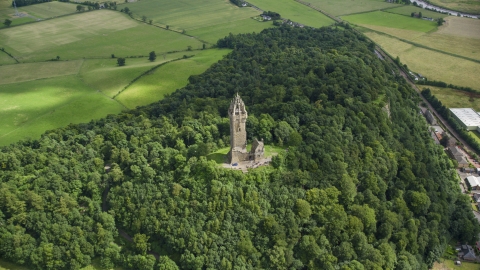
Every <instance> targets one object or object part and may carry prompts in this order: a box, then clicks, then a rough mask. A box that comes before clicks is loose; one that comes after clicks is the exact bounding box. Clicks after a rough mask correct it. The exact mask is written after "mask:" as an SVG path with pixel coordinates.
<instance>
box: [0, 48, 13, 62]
mask: <svg viewBox="0 0 480 270" xmlns="http://www.w3.org/2000/svg"><path fill="white" fill-rule="evenodd" d="M15 63H16V62H15V60H13V59H12V58H11V57H10V56H8V55H7V54H6V53H4V52H1V51H0V65H10V64H15Z"/></svg>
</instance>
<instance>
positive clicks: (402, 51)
mask: <svg viewBox="0 0 480 270" xmlns="http://www.w3.org/2000/svg"><path fill="white" fill-rule="evenodd" d="M366 35H367V36H368V37H369V38H371V39H372V40H373V41H374V42H375V43H377V44H379V45H380V46H381V47H382V48H383V49H384V50H385V51H387V52H388V53H389V54H390V55H392V56H393V57H397V56H398V57H400V61H401V62H402V63H404V64H406V65H407V66H408V68H409V69H411V70H413V71H415V72H418V73H421V74H422V75H423V76H425V77H427V78H428V79H429V80H439V81H444V82H447V83H451V84H454V85H459V86H468V87H472V88H474V89H477V88H478V86H479V85H480V77H479V76H478V74H480V64H478V63H475V62H472V61H469V60H464V59H461V58H457V57H453V56H450V55H447V54H443V53H438V52H434V51H431V50H427V49H423V48H418V47H415V46H413V45H411V44H408V43H405V42H402V41H399V40H398V39H395V38H391V37H387V36H385V35H381V34H377V33H373V32H367V33H366Z"/></svg>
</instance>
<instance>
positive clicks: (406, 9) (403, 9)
mask: <svg viewBox="0 0 480 270" xmlns="http://www.w3.org/2000/svg"><path fill="white" fill-rule="evenodd" d="M384 11H385V12H390V13H395V14H399V15H405V16H408V17H410V16H411V14H412V12H416V13H419V12H421V13H422V16H423V17H430V18H434V19H438V18H445V17H447V16H448V15H447V14H442V13H438V12H435V11H430V10H426V9H424V8H419V7H416V6H413V5H408V6H405V5H402V6H400V7H396V8H389V9H386V10H384Z"/></svg>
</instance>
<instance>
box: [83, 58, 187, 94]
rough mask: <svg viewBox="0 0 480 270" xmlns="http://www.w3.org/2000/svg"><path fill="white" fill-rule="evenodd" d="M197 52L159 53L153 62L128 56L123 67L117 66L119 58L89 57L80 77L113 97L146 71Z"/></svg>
mask: <svg viewBox="0 0 480 270" xmlns="http://www.w3.org/2000/svg"><path fill="white" fill-rule="evenodd" d="M195 53H196V51H195V52H193V51H192V52H188V53H187V52H178V53H168V54H158V55H157V59H156V60H155V61H153V62H151V61H149V60H148V58H147V57H144V58H127V59H126V61H125V62H126V65H125V66H123V67H118V66H117V59H112V58H110V59H89V60H85V61H84V63H83V65H82V68H81V70H80V72H79V77H80V78H81V79H82V81H83V82H84V83H85V84H87V85H88V86H90V87H91V88H93V89H96V90H99V91H102V93H104V94H105V95H107V96H108V97H111V98H113V97H114V96H115V95H116V94H118V92H119V91H121V90H122V89H123V88H124V87H125V86H126V85H128V84H129V83H130V82H131V81H132V80H133V79H135V78H137V77H138V76H140V75H142V73H144V72H145V71H147V70H149V69H151V68H153V67H155V66H157V65H159V64H161V63H164V62H167V61H170V60H173V59H177V58H181V57H182V56H183V55H185V54H189V55H190V54H195Z"/></svg>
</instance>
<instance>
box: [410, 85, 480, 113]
mask: <svg viewBox="0 0 480 270" xmlns="http://www.w3.org/2000/svg"><path fill="white" fill-rule="evenodd" d="M418 87H419V88H420V89H423V88H430V90H431V91H432V94H434V95H435V97H437V98H438V100H440V101H441V102H442V104H443V105H445V106H446V107H447V108H472V109H474V110H476V111H480V98H474V99H473V100H472V99H471V98H470V96H469V95H468V93H466V92H463V91H458V90H454V89H451V88H440V87H434V86H429V85H428V86H427V85H419V86H418Z"/></svg>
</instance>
